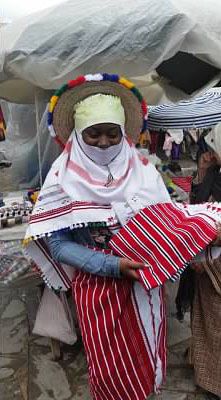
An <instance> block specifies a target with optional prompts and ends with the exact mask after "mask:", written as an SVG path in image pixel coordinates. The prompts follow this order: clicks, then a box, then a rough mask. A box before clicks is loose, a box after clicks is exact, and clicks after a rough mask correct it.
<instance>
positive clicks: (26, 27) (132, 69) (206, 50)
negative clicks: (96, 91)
mask: <svg viewBox="0 0 221 400" xmlns="http://www.w3.org/2000/svg"><path fill="white" fill-rule="evenodd" d="M195 3H197V2H195ZM220 16H221V11H220V5H219V0H204V1H201V2H200V5H199V2H198V6H196V4H192V2H190V0H131V1H129V2H128V0H121V1H120V2H119V0H81V1H78V2H77V1H74V0H69V1H67V2H64V3H62V4H59V5H58V6H55V7H52V8H50V9H48V10H44V11H42V12H39V13H37V14H33V15H31V16H28V17H25V18H22V19H21V20H17V21H16V22H15V23H12V24H10V26H8V27H6V28H3V29H2V33H1V43H2V48H3V51H2V53H1V57H0V82H2V86H1V85H0V97H7V89H8V86H7V85H6V86H4V84H5V83H6V82H8V81H10V80H11V79H19V80H22V81H23V82H28V83H31V84H32V85H35V86H39V87H41V88H44V89H52V88H57V87H58V86H60V85H61V84H63V83H64V82H66V81H67V80H68V79H73V77H74V76H76V75H78V74H85V73H89V72H91V73H94V72H97V71H101V72H103V71H105V72H114V71H116V72H117V73H119V74H125V75H127V76H130V77H133V76H140V75H144V74H147V73H149V72H151V71H153V70H154V69H155V68H156V67H157V66H159V65H160V64H161V63H162V62H163V61H164V60H167V59H169V58H170V57H172V56H173V55H174V54H176V53H177V52H178V51H183V52H187V53H192V54H194V55H196V56H198V57H199V58H201V59H203V60H204V61H207V62H209V63H211V64H212V65H214V66H216V67H218V68H220V67H221V40H220V39H221V25H220ZM15 83H16V81H15V82H14V84H15ZM14 87H16V86H14ZM1 92H2V94H1Z"/></svg>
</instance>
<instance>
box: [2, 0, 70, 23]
mask: <svg viewBox="0 0 221 400" xmlns="http://www.w3.org/2000/svg"><path fill="white" fill-rule="evenodd" d="M62 1H64V0H33V1H31V0H19V1H18V2H17V1H15V0H0V21H1V20H2V19H9V20H14V19H16V18H18V17H22V16H23V15H27V14H30V13H33V12H35V11H38V10H42V9H44V8H47V7H50V6H53V5H54V4H58V3H61V2H62Z"/></svg>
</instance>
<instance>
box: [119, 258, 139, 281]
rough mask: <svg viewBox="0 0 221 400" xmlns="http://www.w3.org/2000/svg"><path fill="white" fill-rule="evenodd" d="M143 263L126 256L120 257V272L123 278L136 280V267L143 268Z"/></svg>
mask: <svg viewBox="0 0 221 400" xmlns="http://www.w3.org/2000/svg"><path fill="white" fill-rule="evenodd" d="M143 268H144V264H142V263H139V262H136V261H131V260H129V259H128V258H121V259H120V272H121V274H122V275H123V276H124V277H125V278H129V279H132V280H134V281H138V280H139V277H138V274H137V272H136V270H138V269H143Z"/></svg>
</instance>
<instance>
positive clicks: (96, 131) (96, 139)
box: [82, 123, 122, 149]
mask: <svg viewBox="0 0 221 400" xmlns="http://www.w3.org/2000/svg"><path fill="white" fill-rule="evenodd" d="M82 137H83V140H84V142H85V143H86V144H88V145H89V146H95V147H99V148H100V149H107V148H108V147H110V146H114V145H116V144H119V143H120V141H121V138H122V132H121V128H120V126H119V125H116V124H111V123H105V124H97V125H92V126H90V127H89V128H86V129H85V130H84V131H83V132H82Z"/></svg>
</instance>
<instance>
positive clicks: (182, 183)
mask: <svg viewBox="0 0 221 400" xmlns="http://www.w3.org/2000/svg"><path fill="white" fill-rule="evenodd" d="M192 180H193V177H192V176H174V177H173V178H172V181H173V183H174V184H175V185H177V186H179V187H180V188H181V189H183V190H184V192H186V193H190V192H191V185H192Z"/></svg>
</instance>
